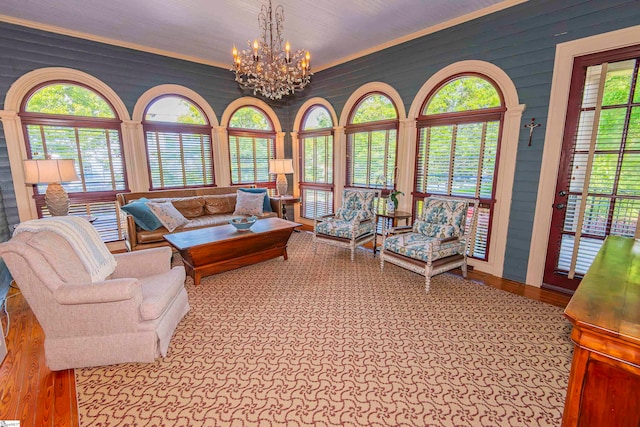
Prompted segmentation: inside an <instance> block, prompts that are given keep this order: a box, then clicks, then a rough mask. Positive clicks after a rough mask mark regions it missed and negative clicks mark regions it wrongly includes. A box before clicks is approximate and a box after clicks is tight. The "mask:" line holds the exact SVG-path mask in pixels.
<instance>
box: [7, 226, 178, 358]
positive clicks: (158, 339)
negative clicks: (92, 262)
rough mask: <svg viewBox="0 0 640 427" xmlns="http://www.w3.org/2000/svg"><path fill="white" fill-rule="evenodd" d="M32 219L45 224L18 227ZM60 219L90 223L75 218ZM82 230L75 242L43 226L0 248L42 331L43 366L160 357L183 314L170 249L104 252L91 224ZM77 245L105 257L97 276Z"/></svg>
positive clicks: (164, 352) (20, 233)
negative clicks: (112, 253) (43, 340)
mask: <svg viewBox="0 0 640 427" xmlns="http://www.w3.org/2000/svg"><path fill="white" fill-rule="evenodd" d="M56 218H72V217H56ZM38 221H45V220H34V221H27V222H26V223H23V224H28V223H34V224H35V225H40V223H39V222H38ZM58 221H61V222H62V223H63V224H66V225H69V224H71V225H72V226H77V225H78V224H80V225H81V226H82V224H81V223H78V222H77V221H84V222H86V224H89V223H88V222H87V221H86V220H84V219H82V218H77V217H73V219H72V220H58ZM21 225H22V224H21ZM19 229H20V226H19V227H18V230H19ZM18 230H16V231H18ZM27 230H29V231H27ZM80 230H81V233H79V234H78V235H79V236H81V237H82V239H79V240H78V241H76V242H74V241H72V240H68V239H67V238H65V237H63V235H61V234H60V233H59V232H54V231H51V230H49V229H47V228H46V227H44V228H42V229H40V230H37V229H29V228H27V229H26V230H25V231H22V232H17V233H16V234H14V236H13V237H12V238H11V240H9V241H8V242H5V243H2V244H0V257H2V258H3V259H4V261H5V263H6V264H7V266H8V267H9V271H10V272H11V275H12V276H13V278H14V279H15V281H16V284H17V286H18V287H19V288H20V290H21V292H22V294H23V295H24V298H25V299H26V301H27V302H28V304H29V306H30V307H31V309H32V310H33V312H34V314H35V316H36V318H37V319H38V322H39V323H40V325H41V326H42V329H43V330H44V334H45V342H44V348H45V358H46V362H47V366H48V367H49V368H50V369H51V370H61V369H69V368H81V367H88V366H98V365H109V364H115V363H125V362H153V361H154V360H155V358H156V357H158V356H160V355H162V356H165V355H166V353H167V350H168V347H169V341H170V340H171V337H172V335H173V333H174V331H175V328H176V326H177V325H178V323H179V322H180V320H181V319H182V318H183V317H184V315H185V314H186V313H187V312H188V311H189V303H188V299H187V293H186V290H185V288H184V282H185V271H184V267H182V266H180V267H173V268H171V249H170V248H168V247H164V248H155V249H148V250H142V251H138V252H131V253H123V254H116V255H110V253H109V252H108V250H106V246H104V243H102V241H100V240H99V236H98V233H97V232H96V231H95V230H94V229H93V228H92V227H90V226H89V227H88V228H86V227H85V228H82V227H80ZM92 233H94V234H92ZM96 236H97V237H96ZM99 245H102V246H103V247H100V246H99ZM79 246H83V247H84V248H85V251H88V252H91V253H94V254H95V253H98V250H99V251H102V252H103V253H104V252H105V251H106V253H107V256H109V257H110V259H109V260H108V262H107V263H105V264H104V265H103V266H101V267H100V271H101V272H99V273H98V274H93V273H95V272H94V271H93V270H91V269H88V267H87V266H88V265H89V264H87V262H86V255H85V256H83V255H79V254H78V250H79ZM113 261H115V263H113ZM109 263H111V265H109ZM104 266H106V267H107V269H106V270H105V269H104V268H103V267H104ZM114 267H115V269H114ZM107 273H108V275H107V276H106V277H104V278H102V277H99V275H100V274H102V275H104V274H107Z"/></svg>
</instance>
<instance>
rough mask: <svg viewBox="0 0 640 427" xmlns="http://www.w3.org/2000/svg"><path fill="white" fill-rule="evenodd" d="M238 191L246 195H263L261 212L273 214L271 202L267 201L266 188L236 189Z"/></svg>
mask: <svg viewBox="0 0 640 427" xmlns="http://www.w3.org/2000/svg"><path fill="white" fill-rule="evenodd" d="M238 190H240V191H246V192H247V193H264V202H263V206H262V212H273V210H272V209H271V202H270V201H269V195H268V194H267V189H266V188H238Z"/></svg>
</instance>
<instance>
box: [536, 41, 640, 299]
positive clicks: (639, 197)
mask: <svg viewBox="0 0 640 427" xmlns="http://www.w3.org/2000/svg"><path fill="white" fill-rule="evenodd" d="M639 64H640V47H635V48H628V49H626V50H620V51H614V52H611V53H602V54H594V55H589V56H586V57H581V58H577V59H576V63H575V64H574V80H575V81H577V82H579V83H582V80H583V81H584V82H583V83H582V84H581V85H580V86H579V87H578V85H577V84H576V85H575V86H572V90H575V91H578V92H579V93H577V94H575V95H574V96H573V97H570V105H569V110H568V113H567V127H566V129H565V142H564V144H565V145H564V147H565V150H566V151H565V156H564V157H565V158H566V159H567V161H566V163H563V164H561V166H560V170H559V175H558V187H557V196H556V200H555V203H554V207H555V209H554V213H553V218H552V232H551V233H550V237H549V254H548V255H547V265H546V268H545V277H544V281H545V283H549V284H552V285H555V286H559V287H562V288H567V289H572V290H573V289H575V288H576V287H577V283H576V282H579V279H580V278H581V277H582V276H583V275H584V274H585V273H586V272H587V270H588V269H589V267H590V266H591V263H592V262H593V260H594V258H595V256H596V254H597V252H598V251H599V250H600V247H601V246H602V243H603V242H604V239H605V238H606V237H607V236H608V235H618V236H628V237H633V236H634V234H635V232H636V227H637V222H638V215H639V214H640V88H638V68H639V66H640V65H639Z"/></svg>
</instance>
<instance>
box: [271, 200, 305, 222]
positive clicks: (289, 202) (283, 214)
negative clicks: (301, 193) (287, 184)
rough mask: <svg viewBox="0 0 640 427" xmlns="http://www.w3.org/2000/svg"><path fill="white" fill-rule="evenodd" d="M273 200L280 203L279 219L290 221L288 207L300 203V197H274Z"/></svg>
mask: <svg viewBox="0 0 640 427" xmlns="http://www.w3.org/2000/svg"><path fill="white" fill-rule="evenodd" d="M271 198H272V199H273V200H276V201H277V202H278V211H277V212H276V213H277V214H278V218H282V219H288V218H287V208H286V205H293V204H296V203H300V197H296V196H289V195H287V196H272V197H271Z"/></svg>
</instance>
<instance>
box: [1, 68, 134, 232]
mask: <svg viewBox="0 0 640 427" xmlns="http://www.w3.org/2000/svg"><path fill="white" fill-rule="evenodd" d="M52 80H69V81H74V82H77V83H81V84H84V85H86V86H87V87H89V88H90V89H93V90H95V91H97V92H99V93H100V94H101V95H102V96H104V97H105V99H106V100H107V101H109V102H110V103H111V105H112V106H113V108H114V111H115V113H116V115H117V117H118V119H119V120H122V122H123V123H122V125H121V127H120V132H121V137H122V144H123V146H124V147H123V149H124V156H125V168H126V169H127V170H134V169H131V168H132V167H133V164H131V163H130V161H131V158H132V157H133V151H132V150H133V149H132V146H131V144H130V143H129V141H130V139H128V138H127V136H128V135H129V132H128V131H127V128H126V126H125V124H126V123H127V122H128V121H129V111H127V107H126V106H125V104H124V102H122V100H121V99H120V97H119V96H118V95H117V94H116V92H115V91H114V90H113V89H111V87H109V86H108V85H107V84H106V83H104V82H103V81H101V80H99V79H97V78H95V77H93V76H92V75H90V74H87V73H85V72H82V71H78V70H74V69H72V68H63V67H49V68H40V69H38V70H34V71H31V72H29V73H27V74H24V75H23V76H22V77H20V78H19V79H18V80H16V81H15V82H14V83H13V84H12V85H11V87H10V88H9V90H8V91H7V95H6V97H5V101H4V110H1V111H0V120H2V125H3V128H4V135H5V138H6V142H7V151H8V154H9V165H10V167H11V177H12V179H13V191H14V192H15V195H16V202H17V207H18V217H19V218H20V221H21V222H22V221H27V220H30V219H36V218H38V212H37V210H36V204H35V201H34V200H33V187H32V186H31V185H27V184H25V182H24V167H23V163H22V161H23V160H24V159H26V158H27V148H26V141H25V140H24V133H23V131H22V120H20V116H18V112H19V111H20V104H21V103H22V100H23V99H24V97H25V96H26V95H27V94H28V93H29V91H30V90H31V89H33V88H34V87H35V86H37V85H39V84H41V83H45V82H48V81H52ZM127 176H129V174H127ZM129 179H130V178H129ZM130 184H131V183H128V185H130Z"/></svg>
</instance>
